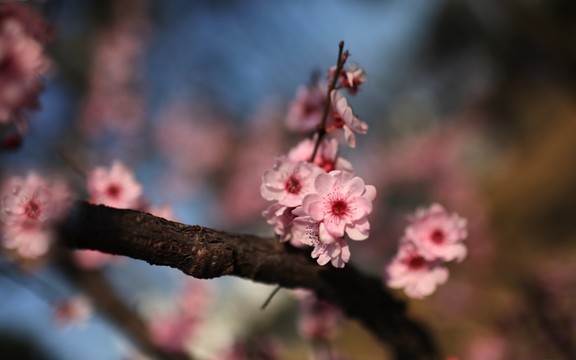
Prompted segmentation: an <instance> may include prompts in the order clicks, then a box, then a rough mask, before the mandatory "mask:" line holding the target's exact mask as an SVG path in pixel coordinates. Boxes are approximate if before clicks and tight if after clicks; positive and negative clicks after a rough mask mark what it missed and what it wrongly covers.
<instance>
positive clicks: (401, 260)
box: [384, 239, 448, 299]
mask: <svg viewBox="0 0 576 360" xmlns="http://www.w3.org/2000/svg"><path fill="white" fill-rule="evenodd" d="M384 279H385V281H386V284H387V285H388V286H390V287H392V288H397V289H398V288H404V292H405V293H406V295H408V296H410V297H413V298H416V299H421V298H424V297H426V296H428V295H430V294H432V293H433V292H434V291H435V290H436V286H437V285H440V284H443V283H445V282H446V280H448V269H446V267H444V266H443V262H442V261H441V260H434V261H429V260H426V258H425V257H424V256H423V255H422V253H420V252H419V251H418V248H417V247H416V246H415V245H414V244H413V243H412V242H410V241H408V240H407V239H402V240H401V242H400V249H399V250H398V254H397V255H396V257H394V258H393V259H392V260H391V261H390V262H389V263H388V264H387V265H386V266H385V268H384Z"/></svg>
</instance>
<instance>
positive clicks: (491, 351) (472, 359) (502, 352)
mask: <svg viewBox="0 0 576 360" xmlns="http://www.w3.org/2000/svg"><path fill="white" fill-rule="evenodd" d="M510 355H511V354H510V345H509V344H508V342H507V340H506V338H505V337H499V336H496V335H484V336H479V337H476V338H474V339H472V340H471V341H470V342H469V343H468V345H467V349H466V356H465V357H463V359H466V360H485V359H490V360H504V359H510Z"/></svg>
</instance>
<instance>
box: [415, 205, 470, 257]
mask: <svg viewBox="0 0 576 360" xmlns="http://www.w3.org/2000/svg"><path fill="white" fill-rule="evenodd" d="M404 236H405V237H406V238H407V239H409V240H410V241H412V242H413V243H414V244H415V245H416V246H418V248H419V249H420V252H421V253H422V256H424V257H425V258H426V259H428V260H434V259H442V260H444V261H451V260H457V261H462V259H464V257H466V253H467V250H466V246H465V245H464V244H462V240H464V239H465V238H466V237H467V236H468V234H467V230H466V219H463V218H461V217H459V216H458V215H457V214H454V213H453V214H448V212H447V211H446V210H445V209H444V208H443V207H442V206H441V205H439V204H433V205H431V206H430V207H429V208H427V209H426V208H422V209H419V210H418V211H417V212H416V214H415V216H414V217H413V218H412V224H410V225H409V226H408V227H407V228H406V231H405V235H404Z"/></svg>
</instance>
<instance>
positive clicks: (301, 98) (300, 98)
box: [286, 83, 328, 133]
mask: <svg viewBox="0 0 576 360" xmlns="http://www.w3.org/2000/svg"><path fill="white" fill-rule="evenodd" d="M326 86H327V85H326V84H325V83H321V84H317V85H303V86H300V87H299V88H298V90H296V96H295V98H294V100H293V101H292V103H291V104H290V107H289V108H288V114H287V115H286V125H287V126H288V128H289V129H290V130H294V131H298V132H302V133H306V132H309V131H312V130H315V129H316V126H317V125H319V124H320V122H321V121H322V114H323V113H324V107H325V106H326V101H327V96H326V94H327V91H328V90H327V87H326Z"/></svg>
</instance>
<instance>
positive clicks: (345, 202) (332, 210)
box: [302, 170, 376, 244]
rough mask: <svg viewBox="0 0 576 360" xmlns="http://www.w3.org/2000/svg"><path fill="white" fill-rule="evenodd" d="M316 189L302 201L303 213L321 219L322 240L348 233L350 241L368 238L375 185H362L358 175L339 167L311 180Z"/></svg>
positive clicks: (324, 241) (325, 240) (331, 240)
mask: <svg viewBox="0 0 576 360" xmlns="http://www.w3.org/2000/svg"><path fill="white" fill-rule="evenodd" d="M314 188H315V192H313V193H311V194H308V195H306V196H305V197H304V200H303V201H302V209H303V211H304V213H306V214H307V215H309V216H310V218H311V219H312V220H314V221H317V222H320V225H319V236H320V240H321V241H322V242H323V243H327V244H329V243H332V242H334V241H335V239H338V238H341V237H343V236H344V234H347V235H348V236H349V237H350V239H352V240H365V239H367V238H368V234H369V231H370V223H369V222H368V219H367V216H368V215H369V214H370V213H371V212H372V201H373V200H374V198H375V197H376V188H374V186H372V185H365V184H364V181H363V180H362V179H361V178H359V177H357V176H356V177H354V175H352V174H350V173H347V172H342V171H339V170H334V171H331V172H330V173H328V174H320V175H319V176H318V177H317V178H316V181H315V182H314Z"/></svg>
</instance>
